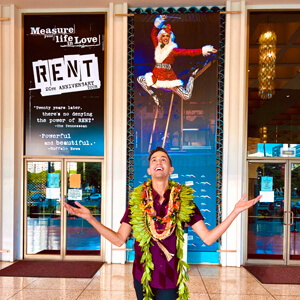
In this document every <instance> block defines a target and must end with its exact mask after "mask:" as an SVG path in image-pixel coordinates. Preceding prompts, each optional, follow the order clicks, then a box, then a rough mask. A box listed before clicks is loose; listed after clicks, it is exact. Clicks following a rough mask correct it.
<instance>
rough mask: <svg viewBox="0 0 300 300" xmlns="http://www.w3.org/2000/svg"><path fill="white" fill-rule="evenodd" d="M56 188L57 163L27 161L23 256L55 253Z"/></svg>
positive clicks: (57, 226)
mask: <svg viewBox="0 0 300 300" xmlns="http://www.w3.org/2000/svg"><path fill="white" fill-rule="evenodd" d="M60 186H61V163H60V162H32V161H28V162H27V197H26V199H27V239H26V240H27V254H49V253H53V252H57V253H59V250H60V226H61V219H60V198H61V189H60Z"/></svg>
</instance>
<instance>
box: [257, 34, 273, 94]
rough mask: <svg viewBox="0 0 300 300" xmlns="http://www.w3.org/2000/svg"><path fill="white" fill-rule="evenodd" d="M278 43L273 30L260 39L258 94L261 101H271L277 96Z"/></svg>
mask: <svg viewBox="0 0 300 300" xmlns="http://www.w3.org/2000/svg"><path fill="white" fill-rule="evenodd" d="M276 41H277V36H276V34H275V32H274V31H272V30H267V31H265V32H264V33H262V34H261V35H260V37H259V70H258V94H259V96H260V98H261V99H271V98H272V97H273V95H274V94H275V60H276Z"/></svg>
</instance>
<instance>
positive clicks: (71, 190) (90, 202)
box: [66, 162, 101, 255]
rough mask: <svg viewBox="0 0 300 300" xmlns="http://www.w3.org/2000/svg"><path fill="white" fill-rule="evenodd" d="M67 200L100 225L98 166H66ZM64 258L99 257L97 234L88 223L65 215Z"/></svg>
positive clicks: (96, 163)
mask: <svg viewBox="0 0 300 300" xmlns="http://www.w3.org/2000/svg"><path fill="white" fill-rule="evenodd" d="M67 176H68V180H67V199H68V203H69V204H71V205H73V206H76V204H75V201H78V202H80V203H81V204H82V205H84V206H86V207H87V208H89V209H90V211H91V212H92V214H93V216H94V217H96V219H98V220H99V221H101V163H98V162H68V163H67ZM67 214H68V215H67V253H66V254H67V255H100V234H99V233H98V232H97V230H95V229H94V228H93V227H92V226H91V225H90V224H89V223H88V222H87V221H85V220H83V219H82V218H78V217H76V216H73V215H70V214H69V213H67Z"/></svg>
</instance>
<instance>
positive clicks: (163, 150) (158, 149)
mask: <svg viewBox="0 0 300 300" xmlns="http://www.w3.org/2000/svg"><path fill="white" fill-rule="evenodd" d="M158 151H161V152H164V153H166V155H167V157H168V159H169V161H170V165H171V167H172V160H171V158H170V156H169V154H168V152H167V151H166V150H165V149H164V148H162V147H156V148H155V149H153V150H152V151H151V152H150V154H149V157H148V162H149V164H150V159H151V157H152V155H153V154H154V153H155V152H158Z"/></svg>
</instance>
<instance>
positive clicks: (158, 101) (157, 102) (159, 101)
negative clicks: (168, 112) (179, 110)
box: [151, 93, 162, 109]
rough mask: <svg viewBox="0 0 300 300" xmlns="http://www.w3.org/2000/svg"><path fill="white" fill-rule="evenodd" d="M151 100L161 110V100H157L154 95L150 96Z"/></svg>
mask: <svg viewBox="0 0 300 300" xmlns="http://www.w3.org/2000/svg"><path fill="white" fill-rule="evenodd" d="M151 98H152V99H153V101H154V102H155V104H156V105H157V106H158V108H159V109H161V108H162V100H161V99H160V98H158V96H157V95H156V94H155V93H153V94H152V95H151Z"/></svg>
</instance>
